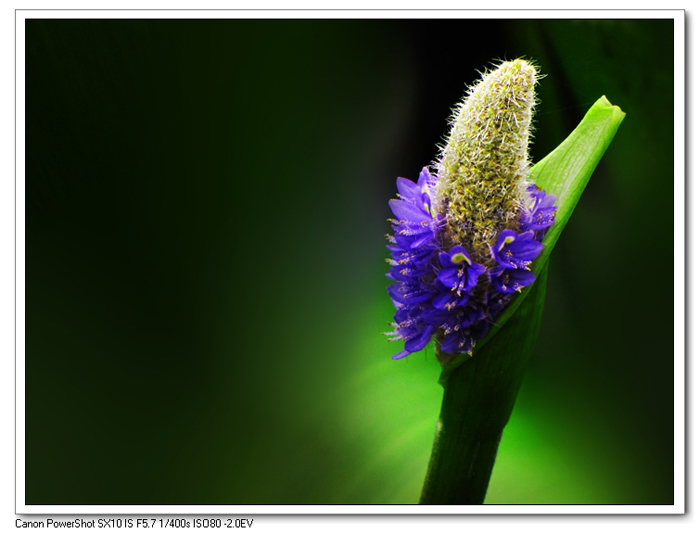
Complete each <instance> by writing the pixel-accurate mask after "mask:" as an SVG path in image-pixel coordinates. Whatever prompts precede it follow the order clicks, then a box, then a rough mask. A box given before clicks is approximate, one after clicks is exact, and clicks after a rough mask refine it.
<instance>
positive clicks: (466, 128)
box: [388, 59, 557, 364]
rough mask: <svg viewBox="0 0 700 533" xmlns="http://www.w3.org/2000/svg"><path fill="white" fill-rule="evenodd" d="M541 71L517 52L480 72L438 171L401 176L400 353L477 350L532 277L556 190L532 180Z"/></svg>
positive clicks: (395, 251)
mask: <svg viewBox="0 0 700 533" xmlns="http://www.w3.org/2000/svg"><path fill="white" fill-rule="evenodd" d="M537 78H538V73H537V69H536V68H535V67H534V66H533V65H532V64H530V63H529V62H527V61H525V60H522V59H517V60H515V61H509V62H504V63H502V64H500V65H499V66H498V67H497V68H495V69H494V70H492V71H490V72H487V73H485V74H484V75H482V79H481V80H480V81H479V82H478V83H476V84H475V85H474V86H472V87H471V88H470V89H469V90H468V91H467V94H466V96H465V98H464V100H463V101H462V102H461V103H460V104H459V105H458V107H457V108H456V110H455V113H454V115H453V116H452V118H451V131H450V134H449V136H448V138H447V141H446V142H445V145H444V146H443V148H442V150H441V152H440V154H439V158H438V161H437V162H436V163H435V164H434V165H433V167H434V169H435V171H434V172H431V171H430V170H429V169H428V168H427V167H426V168H424V169H423V170H422V171H421V172H420V175H419V177H418V180H417V182H413V181H411V180H408V179H405V178H398V179H397V182H396V186H397V189H398V199H395V200H391V201H390V202H389V207H390V208H391V211H392V212H393V214H394V217H395V218H394V219H391V223H392V229H393V231H394V233H393V235H390V236H389V241H390V244H389V246H388V249H389V251H390V252H391V258H390V259H389V263H390V265H391V268H390V271H389V274H388V277H389V278H390V279H392V280H394V283H393V284H392V285H391V286H389V294H390V296H391V298H392V301H393V302H394V305H395V307H396V313H395V315H394V322H393V323H392V325H393V327H394V331H392V332H391V333H389V334H388V335H390V338H391V339H392V340H397V341H402V342H403V343H404V348H403V350H401V351H400V352H399V353H397V354H396V355H395V356H394V359H401V358H404V357H406V356H408V355H410V354H411V353H414V352H417V351H420V350H422V349H423V348H424V347H425V346H426V345H427V344H428V343H429V342H430V340H431V339H432V338H436V340H437V348H438V350H437V354H438V358H439V359H440V361H441V363H443V364H446V363H449V362H450V361H451V360H452V359H453V358H454V357H455V356H456V354H458V353H467V354H471V352H472V349H473V348H474V344H475V343H476V341H477V340H478V339H480V338H483V337H484V336H486V334H487V333H488V331H489V328H490V325H491V323H493V322H494V320H495V319H496V318H497V317H498V315H499V314H500V313H501V312H502V311H503V309H504V308H505V307H506V306H507V305H508V302H509V300H510V298H511V297H512V294H513V293H515V292H519V291H520V290H521V289H522V288H523V287H526V286H528V285H531V284H532V283H534V281H535V275H534V274H533V273H532V271H531V270H530V264H531V263H532V261H533V260H534V259H535V258H536V257H537V256H538V255H539V253H540V252H541V251H542V239H543V238H544V235H545V233H546V232H547V230H548V228H549V227H550V226H551V225H552V224H553V223H554V219H555V214H556V209H557V208H556V205H555V201H556V198H555V197H554V196H553V195H548V194H547V193H546V192H545V191H543V190H541V189H539V188H538V187H537V186H536V185H535V184H534V183H532V182H530V181H529V180H528V175H529V171H530V161H529V157H528V145H529V143H530V125H531V122H532V113H533V108H534V105H535V91H534V88H535V84H536V83H537Z"/></svg>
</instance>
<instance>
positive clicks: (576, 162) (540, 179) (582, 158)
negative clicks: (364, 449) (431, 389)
mask: <svg viewBox="0 0 700 533" xmlns="http://www.w3.org/2000/svg"><path fill="white" fill-rule="evenodd" d="M624 117H625V113H623V112H622V110H621V109H620V108H619V107H617V106H614V105H612V104H611V103H610V102H609V101H608V99H607V98H605V96H602V97H601V98H600V99H598V101H597V102H596V103H595V104H593V106H592V107H591V108H590V109H589V110H588V112H587V113H586V116H584V117H583V120H582V121H581V123H580V124H579V125H578V126H577V127H576V129H575V130H574V131H573V132H572V133H571V135H569V136H568V137H567V138H566V139H565V140H564V142H562V143H561V144H560V145H559V146H558V147H557V148H556V149H555V150H554V151H553V152H551V153H550V154H549V155H547V156H546V157H545V158H544V159H542V160H541V161H540V162H538V163H537V164H536V165H535V166H534V167H533V168H532V171H531V173H530V177H531V178H532V179H533V180H534V182H535V183H536V184H537V185H538V186H539V187H540V188H542V189H544V190H545V191H547V193H548V194H555V195H556V196H557V206H558V209H557V215H556V220H555V222H554V224H553V225H552V227H551V228H550V229H549V231H548V232H547V235H546V236H545V238H544V241H543V243H542V244H543V245H544V248H543V250H542V253H541V254H540V255H539V257H538V258H537V260H536V261H535V262H534V263H533V265H532V270H533V272H534V273H535V275H539V273H540V272H541V270H542V268H543V267H544V265H545V264H546V263H547V259H549V254H551V253H552V249H553V248H554V245H555V244H556V242H557V240H558V239H559V235H561V232H562V230H563V229H564V226H566V223H567V222H568V221H569V218H571V214H572V213H573V211H574V208H575V207H576V204H577V203H578V200H579V198H580V197H581V194H582V193H583V190H584V189H585V188H586V184H587V183H588V180H589V179H590V177H591V175H592V174H593V171H594V170H595V167H596V166H597V165H598V162H599V161H600V159H601V158H602V157H603V154H604V153H605V150H607V148H608V145H609V144H610V142H611V141H612V139H613V137H614V136H615V133H616V132H617V128H618V127H619V126H620V123H621V122H622V119H623V118H624ZM531 288H532V285H530V286H528V287H526V288H524V289H523V291H522V292H521V293H520V294H518V295H517V296H516V297H515V298H513V300H511V303H510V304H509V305H508V307H507V308H506V310H505V311H504V312H503V314H502V315H501V316H500V317H499V319H498V320H497V321H496V323H495V324H493V325H492V326H491V329H490V331H489V334H488V335H487V336H486V337H485V338H484V339H482V340H480V341H479V342H477V344H476V346H475V347H474V350H473V354H476V353H477V352H478V351H480V350H481V349H482V348H483V347H484V345H486V344H487V343H488V342H489V341H490V340H491V339H492V338H493V336H494V335H495V334H496V333H498V331H499V330H500V329H501V328H502V327H503V326H504V325H505V323H506V322H507V321H508V320H509V319H510V318H511V316H513V313H515V311H516V310H517V309H518V307H519V306H520V304H521V303H522V302H523V300H524V298H525V297H526V296H527V295H528V293H529V292H530V289H531ZM469 359H470V356H469V355H467V354H460V355H459V356H458V357H456V358H455V359H454V360H453V361H452V362H451V363H450V364H449V365H446V366H445V367H444V368H443V371H442V374H441V376H440V383H441V384H444V383H445V381H446V379H447V377H448V376H449V374H450V373H451V372H452V371H453V370H454V369H455V368H457V367H458V366H459V365H461V364H462V363H463V362H464V361H467V360H469Z"/></svg>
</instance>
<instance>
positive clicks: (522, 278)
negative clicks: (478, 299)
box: [489, 268, 535, 293]
mask: <svg viewBox="0 0 700 533" xmlns="http://www.w3.org/2000/svg"><path fill="white" fill-rule="evenodd" d="M489 277H490V278H491V284H492V285H493V286H494V288H495V289H496V290H497V291H499V292H506V293H511V292H516V291H517V292H520V290H521V289H522V288H523V287H527V286H528V285H532V284H533V283H534V282H535V275H534V274H533V273H532V272H530V271H529V270H524V269H520V268H498V269H496V270H492V271H491V272H490V273H489Z"/></svg>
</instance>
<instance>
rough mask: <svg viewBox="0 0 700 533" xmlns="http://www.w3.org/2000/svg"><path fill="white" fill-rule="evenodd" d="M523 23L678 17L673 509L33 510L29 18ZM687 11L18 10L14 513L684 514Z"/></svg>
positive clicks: (306, 507)
mask: <svg viewBox="0 0 700 533" xmlns="http://www.w3.org/2000/svg"><path fill="white" fill-rule="evenodd" d="M115 17H118V18H130V19H132V18H133V19H156V18H157V19H162V18H170V19H196V18H241V19H249V18H265V19H273V18H274V19H281V18H289V19H301V18H304V19H322V18H332V19H336V18H355V19H384V18H387V19H388V18H415V19H430V18H466V17H468V18H518V19H534V18H538V19H555V18H566V19H572V18H587V19H616V18H625V19H641V18H648V19H651V18H653V19H659V18H667V19H674V50H675V58H674V136H675V137H674V138H675V146H674V150H675V152H674V163H675V165H674V318H675V324H674V335H675V343H674V363H675V367H674V413H675V419H674V432H675V433H674V437H675V439H674V442H675V444H674V455H675V463H674V489H675V502H676V503H675V504H674V505H663V506H662V505H648V506H643V505H488V506H418V505H415V506H414V505H303V506H302V505H300V506H291V505H126V506H117V505H65V506H64V505H27V504H25V501H24V493H25V492H24V491H25V475H24V474H25V472H24V461H25V455H24V444H25V443H24V430H25V425H24V414H25V403H24V394H25V387H24V379H25V362H24V356H25V341H24V335H25V322H24V318H25V278H24V269H25V226H24V216H25V179H24V172H25V168H24V153H25V145H24V134H25V114H24V106H25V100H24V89H25V73H24V57H25V49H24V39H25V34H24V21H25V20H26V19H34V18H52V19H61V18H96V19H107V18H115ZM684 23H685V22H684V12H683V11H681V10H654V11H619V10H611V11H593V10H572V11H541V10H537V11H531V10H513V11H487V10H470V11H463V10H440V11H435V10H412V11H405V10H402V11H396V10H373V11H358V10H313V11H311V10H280V11H270V10H263V11H261V10H235V11H227V10H208V11H195V10H187V11H159V10H135V11H134V10H104V11H91V10H68V11H58V10H17V11H16V12H15V29H16V34H15V35H16V41H15V43H16V85H15V89H16V124H15V135H16V152H15V158H16V263H15V265H16V331H15V333H16V354H15V359H16V380H15V383H16V390H15V398H16V417H15V429H16V434H15V438H16V441H15V446H16V464H15V469H16V480H15V482H16V484H15V490H16V493H15V498H16V500H15V512H16V513H18V514H30V515H35V514H48V515H56V516H58V515H78V516H89V515H98V514H99V515H127V516H137V515H142V516H143V515H149V516H153V515H168V516H173V515H192V516H194V515H208V516H221V515H229V514H237V515H241V514H243V515H248V516H250V515H262V514H271V515H309V514H320V515H326V514H343V515H347V514H365V515H378V514H381V515H391V514H400V515H417V514H420V515H426V514H427V515H430V514H449V515H457V514H477V515H483V514H489V515H492V514H516V515H524V514H536V515H541V514H554V515H560V514H601V515H610V514H681V513H684V512H685V497H686V493H685V483H684V481H685V477H686V473H685V466H686V463H685V381H684V379H685V375H684V368H685V203H684V202H685V183H684V171H685V164H684V162H685V147H684V141H685V131H684V127H685V48H684V47H685V27H684Z"/></svg>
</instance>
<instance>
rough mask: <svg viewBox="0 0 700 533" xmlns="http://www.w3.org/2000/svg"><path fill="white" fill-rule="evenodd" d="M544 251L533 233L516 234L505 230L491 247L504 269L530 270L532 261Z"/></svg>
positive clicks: (495, 257)
mask: <svg viewBox="0 0 700 533" xmlns="http://www.w3.org/2000/svg"><path fill="white" fill-rule="evenodd" d="M541 251H542V243H540V242H537V241H536V240H535V234H534V233H533V232H532V231H526V232H524V233H516V232H514V231H512V230H508V229H506V230H503V231H502V232H501V233H500V234H499V235H498V238H497V239H496V244H495V245H494V246H492V247H491V254H492V255H493V258H494V259H495V260H496V262H497V263H498V264H499V265H501V266H502V267H504V268H528V267H529V265H530V263H532V260H533V259H534V258H535V257H537V256H538V255H539V253H540V252H541Z"/></svg>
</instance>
